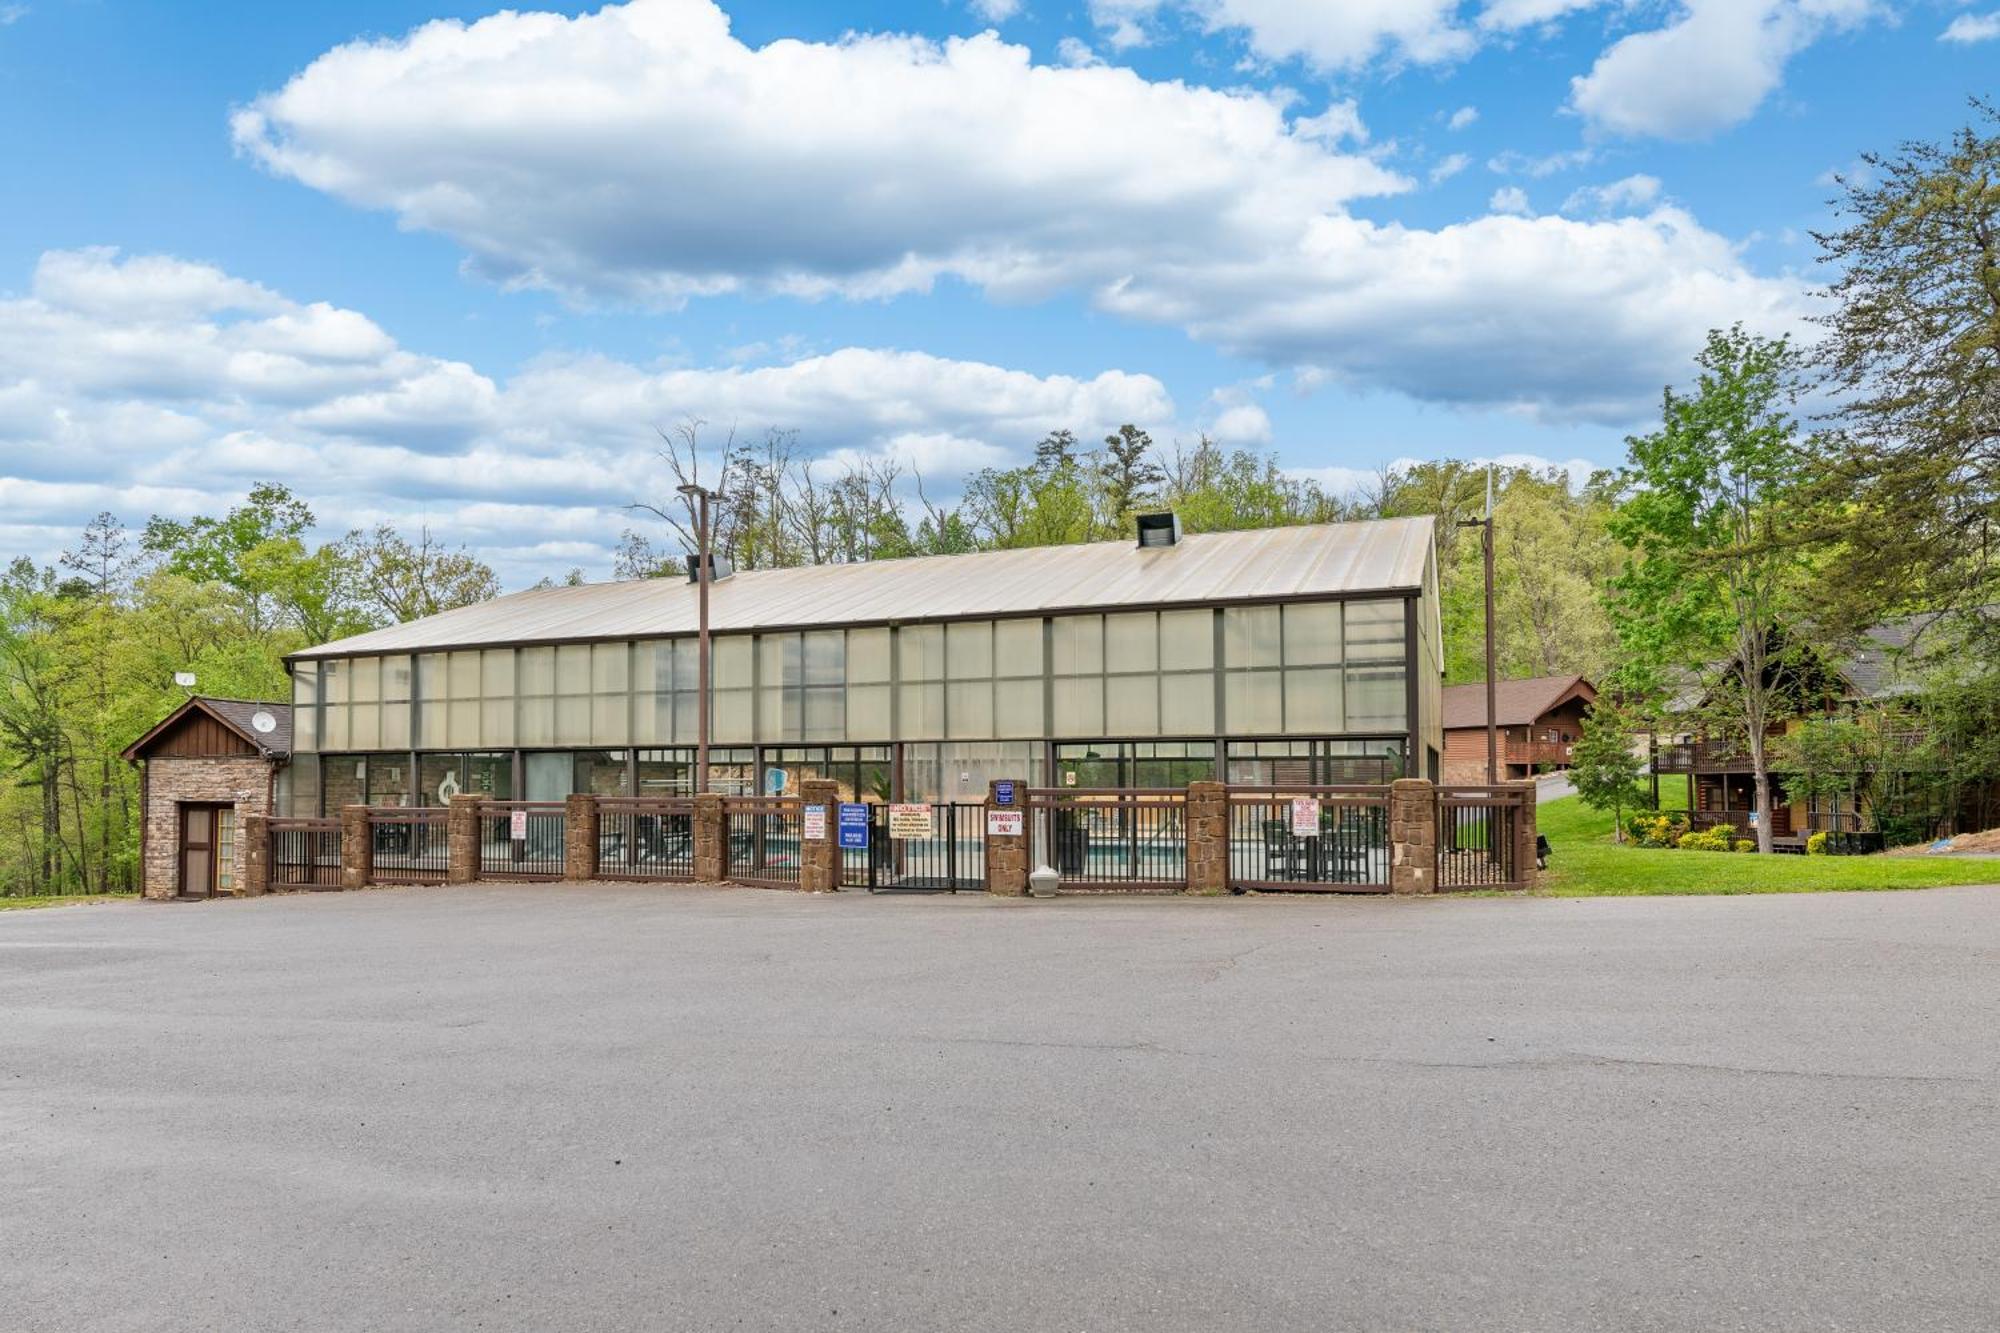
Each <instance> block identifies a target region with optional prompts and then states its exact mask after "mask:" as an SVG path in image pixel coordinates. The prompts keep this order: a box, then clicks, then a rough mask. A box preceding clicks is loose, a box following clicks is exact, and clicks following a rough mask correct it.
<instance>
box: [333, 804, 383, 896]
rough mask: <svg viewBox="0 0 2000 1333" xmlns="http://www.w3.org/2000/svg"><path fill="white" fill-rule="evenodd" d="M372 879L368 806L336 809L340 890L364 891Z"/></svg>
mask: <svg viewBox="0 0 2000 1333" xmlns="http://www.w3.org/2000/svg"><path fill="white" fill-rule="evenodd" d="M374 878H375V838H374V834H373V831H372V830H371V829H370V828H369V827H368V807H367V806H365V805H343V806H341V807H340V887H341V888H343V889H365V888H367V887H368V885H369V884H370V883H371V882H373V880H374Z"/></svg>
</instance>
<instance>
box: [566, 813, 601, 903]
mask: <svg viewBox="0 0 2000 1333" xmlns="http://www.w3.org/2000/svg"><path fill="white" fill-rule="evenodd" d="M563 878H564V879H567V880H577V881H582V880H587V879H596V878H597V798H596V797H595V796H593V795H591V794H590V793H589V792H581V791H573V792H571V793H570V794H569V795H568V796H565V797H564V798H563Z"/></svg>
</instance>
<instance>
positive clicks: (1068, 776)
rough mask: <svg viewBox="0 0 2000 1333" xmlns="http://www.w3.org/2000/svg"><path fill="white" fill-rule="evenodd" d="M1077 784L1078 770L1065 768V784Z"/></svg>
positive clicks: (1068, 785)
mask: <svg viewBox="0 0 2000 1333" xmlns="http://www.w3.org/2000/svg"><path fill="white" fill-rule="evenodd" d="M1075 785H1076V770H1075V769H1073V768H1071V769H1065V770H1064V772H1063V786H1065V787H1074V786H1075Z"/></svg>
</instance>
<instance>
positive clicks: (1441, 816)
mask: <svg viewBox="0 0 2000 1333" xmlns="http://www.w3.org/2000/svg"><path fill="white" fill-rule="evenodd" d="M1523 799H1524V798H1523V797H1522V794H1521V793H1520V792H1518V791H1510V790H1507V789H1505V788H1485V787H1440V788H1438V794H1437V819H1438V828H1437V886H1438V889H1439V890H1440V891H1445V890H1450V889H1513V888H1519V887H1521V883H1522V880H1523V878H1524V876H1522V875H1521V873H1520V871H1521V870H1523V869H1524V867H1521V866H1518V865H1516V864H1515V860H1516V856H1515V837H1514V832H1515V828H1516V821H1518V820H1519V819H1520V818H1521V806H1522V802H1523Z"/></svg>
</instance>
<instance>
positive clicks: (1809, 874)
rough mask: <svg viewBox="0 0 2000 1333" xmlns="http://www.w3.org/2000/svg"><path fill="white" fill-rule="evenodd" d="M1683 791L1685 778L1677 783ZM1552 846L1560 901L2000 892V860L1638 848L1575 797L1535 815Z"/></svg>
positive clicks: (1674, 799) (1552, 880) (1551, 884)
mask: <svg viewBox="0 0 2000 1333" xmlns="http://www.w3.org/2000/svg"><path fill="white" fill-rule="evenodd" d="M1672 780H1673V779H1665V778H1663V779H1662V783H1661V785H1662V787H1663V790H1662V791H1661V793H1660V803H1661V804H1662V805H1664V806H1666V807H1668V808H1673V807H1675V806H1680V807H1683V808H1684V807H1685V806H1686V804H1687V796H1686V789H1685V787H1684V786H1683V787H1682V789H1681V790H1680V791H1679V792H1674V791H1671V790H1664V788H1665V786H1666V783H1667V782H1668V781H1672ZM1678 780H1679V781H1680V782H1681V783H1685V782H1686V779H1685V778H1679V779H1678ZM1536 824H1537V826H1538V829H1539V831H1540V832H1541V834H1542V835H1543V836H1544V837H1546V838H1547V839H1548V840H1549V868H1548V870H1547V871H1545V872H1544V873H1543V875H1542V883H1541V888H1540V890H1539V891H1540V892H1542V893H1545V894H1550V895H1553V896H1555V897H1574V898H1583V897H1600V896H1612V895H1621V894H1645V893H1820V892H1825V891H1828V890H1837V889H1929V888H1936V887H1938V886H1940V885H1944V884H2000V860H1994V861H1981V860H1973V859H1966V858H1959V857H1945V856H1756V855H1745V854H1740V853H1735V852H1684V851H1681V850H1680V849H1678V848H1674V847H1634V846H1632V845H1630V844H1629V843H1626V844H1620V843H1614V842H1613V841H1612V840H1611V832H1612V820H1611V816H1610V815H1609V814H1600V813H1599V812H1598V811H1595V810H1592V809H1589V808H1588V807H1586V806H1585V805H1584V803H1583V802H1582V801H1581V800H1579V799H1578V798H1577V797H1574V796H1566V797H1564V798H1563V799H1561V800H1559V801H1550V802H1548V803H1547V804H1546V805H1543V806H1542V807H1541V808H1540V809H1539V810H1538V811H1537V813H1536Z"/></svg>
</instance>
